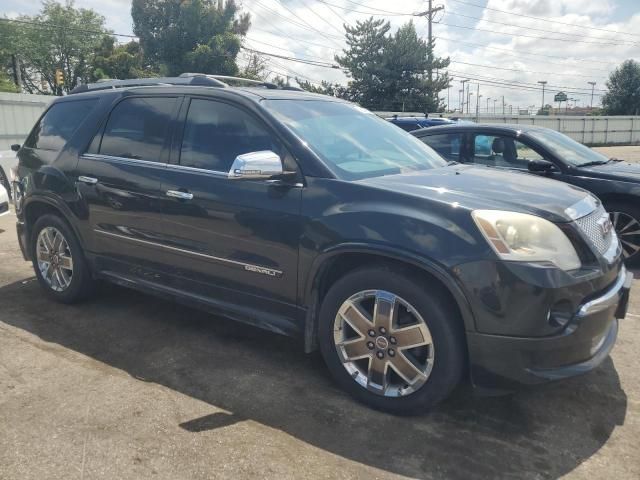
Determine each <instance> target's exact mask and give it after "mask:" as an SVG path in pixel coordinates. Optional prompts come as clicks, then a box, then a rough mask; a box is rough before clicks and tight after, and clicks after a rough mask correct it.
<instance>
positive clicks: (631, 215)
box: [606, 202, 640, 264]
mask: <svg viewBox="0 0 640 480" xmlns="http://www.w3.org/2000/svg"><path fill="white" fill-rule="evenodd" d="M606 209H607V211H608V212H609V215H610V217H611V223H612V224H613V228H614V229H615V231H616V234H617V235H618V238H619V239H620V244H621V245H622V255H623V256H624V259H625V261H626V262H627V264H637V263H638V261H640V209H639V208H637V207H635V206H632V205H629V204H626V203H617V202H615V203H608V204H607V205H606Z"/></svg>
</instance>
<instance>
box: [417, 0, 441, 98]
mask: <svg viewBox="0 0 640 480" xmlns="http://www.w3.org/2000/svg"><path fill="white" fill-rule="evenodd" d="M440 10H444V5H438V6H437V7H434V6H433V0H429V10H426V11H424V12H420V13H416V14H415V16H416V17H427V25H428V37H429V39H428V40H429V43H428V45H429V55H428V57H427V73H428V75H429V86H430V87H431V95H432V98H431V99H432V100H433V96H434V95H433V94H434V93H435V92H434V91H433V14H434V13H436V12H439V11H440Z"/></svg>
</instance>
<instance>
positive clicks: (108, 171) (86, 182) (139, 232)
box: [76, 97, 178, 274]
mask: <svg viewBox="0 0 640 480" xmlns="http://www.w3.org/2000/svg"><path fill="white" fill-rule="evenodd" d="M177 103H178V99H177V98H175V97H128V98H124V99H123V100H121V101H120V102H118V103H117V104H116V106H115V107H114V108H113V110H112V111H111V113H110V115H109V118H108V120H107V122H106V125H105V126H104V129H102V130H101V131H100V132H99V133H98V134H97V135H96V138H94V140H93V142H92V144H91V146H90V147H89V150H88V152H87V153H85V154H84V155H82V156H81V157H80V160H79V162H78V166H77V169H76V176H77V182H78V186H79V191H80V195H81V197H82V199H83V200H84V202H83V205H84V208H86V212H84V214H85V215H86V218H87V219H88V222H86V223H85V227H84V228H85V229H86V231H85V232H83V238H85V239H86V241H87V249H88V250H89V251H90V252H92V253H94V254H95V255H96V258H97V261H98V262H99V263H98V269H99V270H103V271H104V270H107V271H113V270H115V271H119V272H120V273H125V274H131V273H134V274H135V273H140V272H141V271H143V270H144V269H141V268H140V267H143V266H145V265H146V266H149V267H153V266H154V265H157V264H158V258H157V254H156V252H155V251H154V250H153V249H150V248H149V243H150V242H157V241H158V239H159V238H160V237H161V235H162V233H161V230H160V225H161V224H162V220H161V219H162V215H163V214H162V211H161V209H162V206H163V204H162V201H163V199H164V197H163V195H162V193H161V190H160V188H161V175H162V173H163V172H164V171H165V170H166V165H167V160H168V155H169V146H170V141H169V140H168V139H169V138H170V136H171V128H170V126H171V123H172V119H173V118H174V116H175V113H176V107H177Z"/></svg>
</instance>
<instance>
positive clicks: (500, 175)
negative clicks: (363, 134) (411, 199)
mask: <svg viewBox="0 0 640 480" xmlns="http://www.w3.org/2000/svg"><path fill="white" fill-rule="evenodd" d="M359 183H363V184H366V185H370V186H372V187H377V188H383V189H386V190H392V191H394V192H396V193H404V194H407V195H412V196H417V197H422V198H425V199H428V200H431V201H438V202H446V203H452V204H453V203H456V204H457V205H458V206H459V207H463V208H468V209H470V210H475V209H489V210H509V211H516V212H522V213H530V214H533V215H537V216H540V217H543V218H546V219H547V220H550V221H552V222H570V221H571V220H572V218H571V217H570V216H569V215H568V214H567V213H566V211H565V210H566V209H568V208H569V207H571V206H573V205H575V204H576V203H578V202H580V201H581V200H584V198H585V197H588V196H590V194H589V193H588V192H587V191H586V190H583V189H581V188H578V187H574V186H573V185H568V184H566V183H562V182H558V181H556V180H549V179H546V178H541V177H538V176H535V175H530V174H527V173H518V172H510V171H503V170H498V169H496V168H489V167H475V166H469V165H454V166H450V167H443V168H436V169H432V170H423V171H419V172H411V173H404V174H398V175H387V176H383V177H374V178H369V179H365V180H360V181H359Z"/></svg>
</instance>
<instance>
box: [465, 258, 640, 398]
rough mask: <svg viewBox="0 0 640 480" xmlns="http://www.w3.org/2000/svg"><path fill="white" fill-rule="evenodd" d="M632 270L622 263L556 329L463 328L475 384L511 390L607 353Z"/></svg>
mask: <svg viewBox="0 0 640 480" xmlns="http://www.w3.org/2000/svg"><path fill="white" fill-rule="evenodd" d="M632 280H633V276H632V274H631V273H629V272H627V271H626V269H625V268H624V267H622V268H621V270H620V272H619V274H618V276H617V277H616V279H615V281H614V283H613V284H611V285H610V286H609V287H608V288H606V289H605V290H604V291H602V292H600V293H598V294H597V296H595V297H592V298H589V299H588V300H587V301H585V302H584V303H582V304H581V305H580V306H579V307H578V309H577V310H576V311H575V313H574V315H573V317H572V318H571V320H570V321H569V322H568V324H567V325H566V327H565V328H564V329H563V330H562V331H561V332H560V333H559V334H556V335H552V336H543V337H515V336H505V335H491V334H484V333H478V332H467V341H468V345H469V354H470V359H471V376H472V381H473V383H474V384H475V385H476V386H479V387H482V388H486V389H491V390H498V391H499V390H512V389H513V387H514V385H515V384H537V383H543V382H547V381H550V380H557V379H561V378H566V377H571V376H574V375H579V374H582V373H585V372H588V371H590V370H592V369H594V368H595V367H597V366H598V365H599V364H600V363H602V362H603V361H604V359H605V358H606V357H607V356H608V354H609V352H610V351H611V349H612V348H613V345H614V344H615V341H616V337H617V333H618V319H622V318H624V317H625V315H626V312H627V305H628V302H629V289H630V287H631V282H632Z"/></svg>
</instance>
